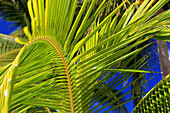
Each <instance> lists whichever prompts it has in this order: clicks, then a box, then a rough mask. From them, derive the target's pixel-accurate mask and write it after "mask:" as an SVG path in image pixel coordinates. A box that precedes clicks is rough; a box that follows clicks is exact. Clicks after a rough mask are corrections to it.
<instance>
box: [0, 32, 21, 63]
mask: <svg viewBox="0 0 170 113" xmlns="http://www.w3.org/2000/svg"><path fill="white" fill-rule="evenodd" d="M0 47H1V49H0V66H5V65H7V64H9V63H11V62H13V61H14V59H15V57H16V56H17V54H18V52H19V51H20V49H21V47H22V45H20V44H17V43H16V42H15V41H14V38H13V37H12V36H9V35H3V34H0Z"/></svg>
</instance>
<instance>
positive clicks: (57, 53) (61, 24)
mask: <svg viewBox="0 0 170 113" xmlns="http://www.w3.org/2000/svg"><path fill="white" fill-rule="evenodd" d="M96 1H97V0H93V1H90V6H89V9H88V10H87V11H86V13H85V16H84V18H83V20H81V16H82V14H83V13H84V11H85V9H86V7H87V5H88V4H89V1H88V0H85V1H84V2H83V5H82V6H81V8H80V10H79V13H78V14H77V16H76V18H75V19H74V15H75V9H76V6H77V0H62V1H59V0H54V1H52V0H45V1H44V0H33V1H32V0H29V1H28V3H27V5H28V11H29V15H30V18H31V26H30V27H29V25H28V26H27V27H24V28H23V31H24V33H25V35H26V36H27V38H22V37H21V38H19V37H17V38H15V41H16V42H17V43H19V44H23V45H21V46H19V45H18V44H16V43H15V42H13V41H9V40H10V39H11V36H4V35H3V36H2V35H1V40H2V41H1V45H2V47H1V51H5V52H3V53H1V56H7V54H10V53H14V51H16V50H18V49H20V48H21V47H22V48H21V49H20V50H19V53H18V55H17V56H16V57H15V59H14V61H13V62H11V61H8V62H5V63H4V64H3V67H1V68H0V84H1V86H0V94H1V96H0V100H1V104H0V110H1V112H2V113H7V112H24V111H26V112H42V111H43V112H44V111H46V112H53V111H54V110H55V111H60V112H72V113H73V112H93V111H95V112H99V111H101V110H103V109H105V108H106V107H107V106H109V105H111V106H112V107H111V108H110V109H108V110H107V111H106V112H108V111H111V110H115V109H117V108H120V107H121V108H122V109H123V110H124V111H126V108H125V107H124V106H123V105H124V104H125V103H126V102H129V101H131V100H133V99H134V98H136V97H137V96H136V97H133V98H130V99H127V100H126V101H122V99H123V97H124V96H125V95H127V94H129V93H130V92H132V91H134V90H135V89H136V88H138V87H140V86H141V85H143V84H144V83H142V84H140V85H139V86H136V87H135V88H133V89H132V90H130V91H127V92H126V93H125V94H121V92H122V91H123V90H124V89H125V88H127V87H128V86H130V85H131V84H133V83H134V82H135V81H137V80H138V79H140V78H141V77H142V76H143V75H144V73H149V72H150V71H142V70H139V69H138V67H139V66H140V65H144V64H142V61H143V60H144V59H145V57H143V58H141V59H140V60H139V62H136V63H135V64H134V65H132V66H131V68H129V69H126V67H127V65H128V64H129V63H130V62H131V60H132V59H134V58H135V56H136V55H137V54H139V53H140V52H141V51H142V50H143V49H144V48H145V47H147V46H149V45H150V44H147V45H145V46H143V47H140V48H138V49H133V48H135V47H136V46H138V45H140V44H141V43H143V42H145V41H147V40H149V39H150V38H154V37H155V36H157V37H161V38H162V36H161V34H164V30H162V29H161V30H160V29H157V28H159V27H160V26H163V25H168V24H169V21H168V19H169V18H170V16H169V15H167V14H168V13H169V12H170V11H169V10H168V11H166V12H163V13H162V14H160V15H158V16H156V17H154V18H152V19H150V18H151V17H152V15H154V14H155V13H156V12H157V11H158V10H159V8H161V7H162V6H163V5H164V4H166V3H167V2H168V0H165V1H159V2H158V3H157V4H155V6H154V7H153V8H152V9H150V10H149V11H148V12H147V13H145V11H146V10H148V8H149V7H145V6H146V2H145V3H143V5H142V6H141V7H140V8H139V9H138V10H137V11H136V12H135V14H134V15H133V17H132V19H131V20H130V21H129V19H130V18H131V15H132V14H133V13H134V11H135V7H136V6H137V5H138V3H134V4H132V5H131V6H129V8H128V9H127V10H126V12H125V13H124V14H123V16H122V18H121V19H120V20H118V16H117V15H118V11H119V9H120V8H121V7H122V6H124V3H125V2H126V1H125V2H123V3H122V4H120V6H118V7H117V8H116V9H114V10H113V11H112V12H111V13H110V14H108V16H107V17H105V18H103V19H101V18H100V15H99V14H100V13H99V12H100V10H101V8H102V7H106V6H105V3H106V0H103V1H102V3H101V4H100V5H99V6H98V7H97V8H96V10H95V11H93V8H94V6H95V3H96ZM92 12H93V13H92ZM149 19H150V20H149ZM117 23H118V24H117ZM30 29H31V30H30ZM7 37H8V38H7ZM11 40H12V39H11ZM4 42H8V43H7V44H6V45H10V46H11V47H13V45H14V44H15V45H17V47H16V48H14V47H13V48H14V49H9V48H10V47H9V46H6V45H5V44H4ZM4 45H5V46H4ZM6 49H7V50H9V51H10V52H9V51H6ZM2 58H3V59H4V60H5V59H6V60H7V59H10V58H8V57H2ZM11 59H13V58H11ZM117 72H121V74H119V75H118V76H115V77H113V76H114V75H115V74H116V73H117ZM134 72H138V73H143V74H141V76H140V77H138V78H136V79H135V80H134V81H132V82H130V83H129V84H128V85H126V86H125V87H122V88H121V89H120V90H116V87H117V86H119V85H120V84H121V83H123V82H124V81H126V80H127V79H129V78H130V77H131V76H133V73H134ZM108 80H110V82H109V83H107V84H106V81H108ZM104 92H105V93H104ZM141 95H142V94H141ZM139 96H140V95H139ZM98 101H100V104H98V105H97V106H95V107H93V108H92V107H91V106H93V105H94V104H95V103H96V102H98ZM106 102H108V104H106V105H103V104H104V103H106ZM116 103H117V104H116ZM100 105H103V106H102V107H101V108H99V109H97V108H98V107H99V106H100ZM39 107H40V108H39ZM96 109H97V110H96Z"/></svg>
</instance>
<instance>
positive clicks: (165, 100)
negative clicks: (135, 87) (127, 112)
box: [132, 75, 170, 113]
mask: <svg viewBox="0 0 170 113" xmlns="http://www.w3.org/2000/svg"><path fill="white" fill-rule="evenodd" d="M169 82H170V76H169V75H167V76H166V77H165V78H163V79H162V80H161V81H160V82H159V83H158V84H157V85H156V86H155V87H153V88H152V89H151V90H150V91H149V92H148V93H147V94H146V95H145V97H144V98H143V99H142V100H141V101H140V102H139V103H138V105H137V106H136V107H135V109H134V110H133V111H132V113H139V112H146V111H147V112H164V113H166V112H167V113H168V111H169V110H170V104H169V99H170V97H169V94H170V91H169V89H170V86H169Z"/></svg>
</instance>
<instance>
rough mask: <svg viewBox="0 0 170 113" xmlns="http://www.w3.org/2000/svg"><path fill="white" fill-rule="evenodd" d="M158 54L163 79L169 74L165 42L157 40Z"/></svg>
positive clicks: (169, 65) (169, 67)
mask: <svg viewBox="0 0 170 113" xmlns="http://www.w3.org/2000/svg"><path fill="white" fill-rule="evenodd" d="M158 54H159V62H160V68H161V72H162V77H165V76H166V75H168V74H170V63H169V55H168V48H167V43H166V42H165V41H160V40H158Z"/></svg>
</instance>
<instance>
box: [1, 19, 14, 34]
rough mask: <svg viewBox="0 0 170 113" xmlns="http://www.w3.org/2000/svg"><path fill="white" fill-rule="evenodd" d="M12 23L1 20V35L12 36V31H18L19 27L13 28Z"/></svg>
mask: <svg viewBox="0 0 170 113" xmlns="http://www.w3.org/2000/svg"><path fill="white" fill-rule="evenodd" d="M12 24H13V23H12V22H7V21H5V20H3V19H0V33H3V34H7V35H8V34H10V33H11V32H12V31H14V30H15V29H17V26H12Z"/></svg>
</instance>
